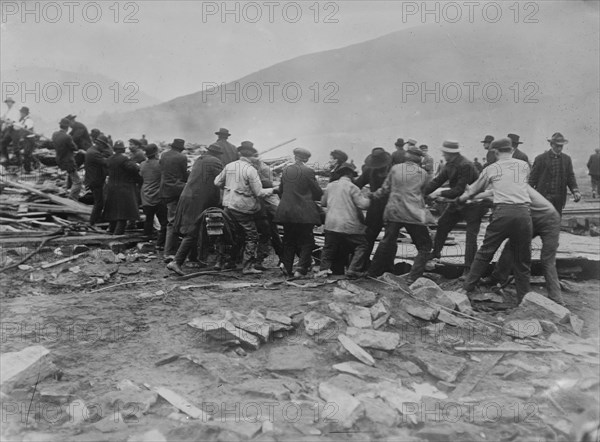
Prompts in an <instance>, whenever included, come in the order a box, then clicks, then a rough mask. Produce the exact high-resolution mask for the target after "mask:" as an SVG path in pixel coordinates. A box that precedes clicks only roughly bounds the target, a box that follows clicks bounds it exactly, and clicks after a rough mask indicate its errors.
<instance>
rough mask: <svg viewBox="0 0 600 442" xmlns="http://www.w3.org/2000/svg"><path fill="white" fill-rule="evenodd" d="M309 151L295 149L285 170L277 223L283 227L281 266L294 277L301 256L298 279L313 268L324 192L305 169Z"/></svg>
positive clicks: (297, 272) (296, 274)
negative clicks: (313, 254) (316, 235)
mask: <svg viewBox="0 0 600 442" xmlns="http://www.w3.org/2000/svg"><path fill="white" fill-rule="evenodd" d="M310 157H311V153H310V151H308V150H307V149H303V148H301V147H298V148H296V149H294V161H295V162H294V164H290V165H289V166H287V167H286V168H285V169H283V174H282V176H281V183H280V184H279V191H278V193H279V197H280V198H281V202H280V203H279V207H278V209H277V215H276V216H275V222H276V223H278V224H282V225H283V258H282V260H281V261H282V266H283V271H284V273H285V274H286V275H291V274H292V268H293V266H294V257H295V255H298V257H299V260H298V267H297V268H296V271H295V272H294V276H295V277H302V276H305V275H306V274H308V271H309V270H310V268H311V265H312V250H313V247H314V242H315V240H314V236H313V228H314V226H315V225H320V224H321V215H320V214H319V209H318V208H317V205H316V203H315V201H320V200H321V197H322V196H323V190H322V189H321V187H319V184H318V183H317V180H316V178H315V171H314V170H313V169H311V168H310V167H308V166H307V165H306V162H307V161H308V160H309V158H310Z"/></svg>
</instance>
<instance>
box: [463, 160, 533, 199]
mask: <svg viewBox="0 0 600 442" xmlns="http://www.w3.org/2000/svg"><path fill="white" fill-rule="evenodd" d="M529 170H530V169H529V164H527V163H526V162H525V161H521V160H517V159H514V158H505V159H501V160H498V161H496V162H495V163H493V164H490V165H489V166H487V167H486V168H485V169H483V171H482V172H481V175H479V178H478V179H477V181H475V182H474V183H473V184H472V185H471V188H470V189H469V191H468V192H467V196H468V197H472V196H474V195H477V194H478V193H480V192H483V191H484V190H485V189H486V188H487V187H488V185H491V188H492V190H493V191H494V204H531V198H530V197H529V191H528V190H527V188H528V179H529Z"/></svg>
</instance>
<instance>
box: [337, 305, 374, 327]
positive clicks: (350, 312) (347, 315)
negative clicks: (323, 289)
mask: <svg viewBox="0 0 600 442" xmlns="http://www.w3.org/2000/svg"><path fill="white" fill-rule="evenodd" d="M329 308H330V309H331V310H332V311H333V312H335V313H337V314H338V315H340V316H342V318H344V320H345V321H346V322H347V323H348V325H349V326H350V327H358V328H371V326H372V325H373V323H372V321H371V312H370V310H369V309H368V308H366V307H360V306H358V305H353V304H348V303H345V302H332V303H330V304H329Z"/></svg>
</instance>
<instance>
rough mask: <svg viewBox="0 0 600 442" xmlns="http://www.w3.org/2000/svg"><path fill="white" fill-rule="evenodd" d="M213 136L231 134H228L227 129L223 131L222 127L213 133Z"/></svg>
mask: <svg viewBox="0 0 600 442" xmlns="http://www.w3.org/2000/svg"><path fill="white" fill-rule="evenodd" d="M215 135H227V136H229V135H231V134H230V133H229V130H228V129H225V128H224V127H222V128H220V129H219V130H218V131H217V132H215Z"/></svg>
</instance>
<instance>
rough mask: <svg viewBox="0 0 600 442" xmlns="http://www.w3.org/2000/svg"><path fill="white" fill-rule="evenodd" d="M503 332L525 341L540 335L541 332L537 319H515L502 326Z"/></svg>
mask: <svg viewBox="0 0 600 442" xmlns="http://www.w3.org/2000/svg"><path fill="white" fill-rule="evenodd" d="M504 331H505V332H506V334H508V335H509V336H513V337H515V338H519V339H525V338H530V337H532V336H538V335H541V334H542V331H543V330H542V325H541V324H540V322H539V321H538V320H537V319H515V320H512V321H508V322H507V323H506V324H505V325H504Z"/></svg>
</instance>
